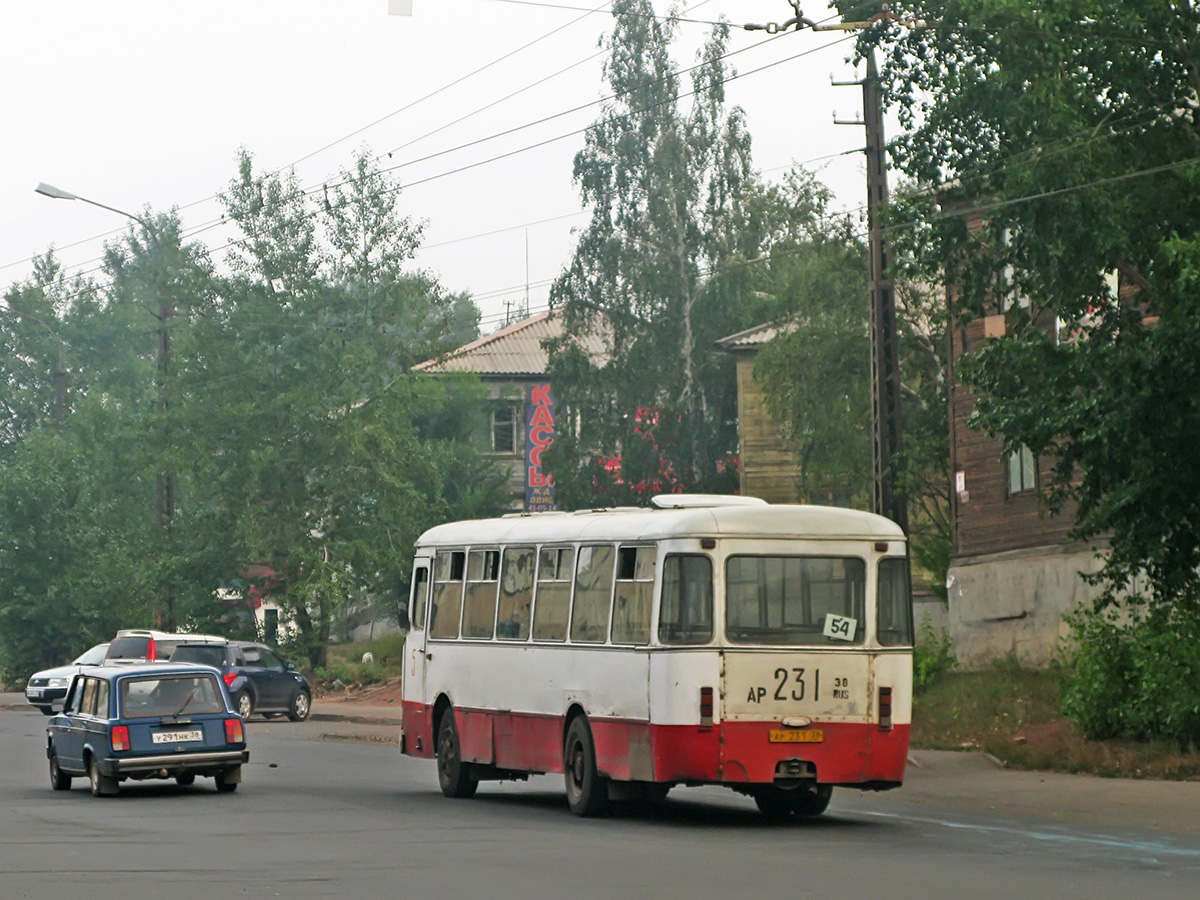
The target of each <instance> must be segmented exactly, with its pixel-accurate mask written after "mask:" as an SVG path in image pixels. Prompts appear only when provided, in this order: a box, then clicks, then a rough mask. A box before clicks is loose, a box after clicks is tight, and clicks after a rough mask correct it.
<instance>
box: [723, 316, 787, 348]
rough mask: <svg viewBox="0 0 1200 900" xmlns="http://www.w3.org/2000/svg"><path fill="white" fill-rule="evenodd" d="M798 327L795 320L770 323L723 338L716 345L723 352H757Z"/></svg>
mask: <svg viewBox="0 0 1200 900" xmlns="http://www.w3.org/2000/svg"><path fill="white" fill-rule="evenodd" d="M795 327H796V322H795V321H794V320H792V321H787V322H769V323H767V324H766V325H755V326H754V327H753V328H747V329H746V330H745V331H739V332H738V333H737V334H731V335H729V337H723V338H721V339H720V340H719V341H714V343H715V344H716V345H717V346H718V347H720V348H721V349H722V350H728V351H729V352H731V353H733V352H737V351H738V350H755V349H757V348H759V347H761V346H762V345H763V344H766V343H769V342H770V341H771V340H772V339H773V338H775V337H776V336H778V335H780V334H787V333H788V332H790V331H792V330H793V329H795Z"/></svg>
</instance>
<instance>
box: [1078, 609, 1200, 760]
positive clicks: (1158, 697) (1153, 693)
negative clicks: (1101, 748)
mask: <svg viewBox="0 0 1200 900" xmlns="http://www.w3.org/2000/svg"><path fill="white" fill-rule="evenodd" d="M1067 621H1068V623H1069V624H1070V626H1071V629H1072V632H1073V647H1072V649H1071V652H1070V654H1069V656H1068V668H1067V671H1066V679H1065V684H1064V688H1063V713H1064V714H1065V715H1066V716H1067V717H1068V718H1069V719H1070V720H1071V721H1072V722H1074V723H1075V724H1076V725H1077V726H1078V727H1079V729H1080V730H1081V731H1082V732H1083V733H1084V734H1085V735H1086V736H1087V737H1089V738H1093V739H1104V738H1115V737H1124V738H1134V739H1137V740H1151V739H1155V738H1164V739H1167V740H1170V741H1173V742H1174V743H1176V744H1177V745H1178V746H1179V747H1181V748H1184V749H1186V748H1189V747H1194V746H1196V744H1197V743H1200V615H1197V614H1196V613H1195V612H1193V611H1187V610H1180V609H1178V608H1170V609H1168V608H1164V607H1159V608H1157V609H1155V610H1153V611H1147V610H1146V609H1145V608H1144V607H1142V606H1140V605H1136V604H1135V605H1131V607H1130V608H1129V609H1128V610H1127V611H1126V612H1125V613H1124V614H1122V613H1120V612H1118V611H1114V610H1111V609H1109V610H1098V609H1089V610H1082V611H1080V612H1077V613H1074V614H1072V615H1070V616H1068V617H1067Z"/></svg>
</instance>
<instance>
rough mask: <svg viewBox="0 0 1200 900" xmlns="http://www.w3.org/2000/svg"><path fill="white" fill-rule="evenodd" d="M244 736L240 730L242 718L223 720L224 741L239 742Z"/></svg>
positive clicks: (228, 742)
mask: <svg viewBox="0 0 1200 900" xmlns="http://www.w3.org/2000/svg"><path fill="white" fill-rule="evenodd" d="M243 740H245V738H244V737H243V732H242V720H241V719H240V718H235V719H226V720H225V743H227V744H240V743H241V742H242V741H243Z"/></svg>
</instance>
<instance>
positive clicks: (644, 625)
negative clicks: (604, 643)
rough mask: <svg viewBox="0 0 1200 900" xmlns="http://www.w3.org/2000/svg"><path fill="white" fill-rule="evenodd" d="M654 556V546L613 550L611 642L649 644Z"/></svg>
mask: <svg viewBox="0 0 1200 900" xmlns="http://www.w3.org/2000/svg"><path fill="white" fill-rule="evenodd" d="M655 557H656V553H655V548H654V547H622V548H620V550H619V551H617V592H616V601H615V602H614V604H613V623H612V639H613V643H614V644H648V643H650V609H651V603H650V601H651V599H652V595H653V593H654V564H655Z"/></svg>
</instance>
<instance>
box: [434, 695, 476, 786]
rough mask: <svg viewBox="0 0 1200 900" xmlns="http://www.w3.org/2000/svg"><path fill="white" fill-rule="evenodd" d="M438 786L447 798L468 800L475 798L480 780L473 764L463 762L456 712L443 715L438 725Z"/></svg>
mask: <svg viewBox="0 0 1200 900" xmlns="http://www.w3.org/2000/svg"><path fill="white" fill-rule="evenodd" d="M437 772H438V784H439V785H441V788H442V793H443V794H445V795H446V796H447V797H457V798H466V797H473V796H475V790H476V788H478V787H479V779H478V778H475V777H474V775H473V774H472V771H471V764H470V763H466V762H463V758H462V747H461V745H460V744H459V743H458V728H457V727H456V726H455V724H454V710H453V709H447V710H446V711H445V712H444V713H442V721H441V722H440V723H439V724H438V739H437Z"/></svg>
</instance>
